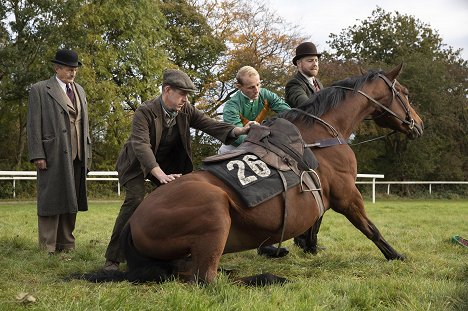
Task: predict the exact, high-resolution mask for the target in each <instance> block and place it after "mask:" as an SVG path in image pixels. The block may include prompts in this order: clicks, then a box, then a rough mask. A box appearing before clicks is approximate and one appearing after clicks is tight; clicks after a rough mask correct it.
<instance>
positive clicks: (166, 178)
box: [151, 166, 182, 184]
mask: <svg viewBox="0 0 468 311" xmlns="http://www.w3.org/2000/svg"><path fill="white" fill-rule="evenodd" d="M151 175H153V176H154V177H156V179H157V180H159V182H160V183H161V184H167V183H170V182H171V181H173V180H175V179H176V178H179V177H180V176H182V174H169V175H167V174H166V173H164V172H163V170H162V169H161V168H160V167H159V166H156V167H154V168H153V169H152V170H151Z"/></svg>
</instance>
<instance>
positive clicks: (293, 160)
mask: <svg viewBox="0 0 468 311" xmlns="http://www.w3.org/2000/svg"><path fill="white" fill-rule="evenodd" d="M247 153H252V154H255V155H256V156H257V157H259V158H260V159H261V160H262V161H263V162H265V163H266V164H268V165H270V166H271V167H274V168H276V169H278V170H279V171H289V170H292V171H294V173H296V175H298V176H299V177H300V178H301V183H302V182H303V183H305V185H306V186H307V188H308V189H309V190H317V189H320V180H319V179H318V176H317V175H316V174H304V172H307V173H310V172H313V170H315V169H316V168H317V167H318V161H317V159H316V157H315V155H314V154H313V153H312V151H311V150H310V149H309V148H305V147H304V141H303V139H302V135H301V133H300V132H299V130H298V129H297V127H296V126H295V125H294V124H292V123H291V122H289V121H288V120H286V119H282V118H274V119H272V120H269V121H267V122H264V123H263V124H262V125H252V127H251V128H250V131H249V134H248V135H247V137H246V139H245V141H244V142H243V143H242V144H241V145H240V146H239V147H237V148H236V149H234V150H233V151H230V152H228V153H225V154H220V155H214V156H210V157H207V158H205V159H204V160H203V162H204V163H213V162H217V161H223V160H227V159H231V158H234V157H237V156H239V155H242V154H247Z"/></svg>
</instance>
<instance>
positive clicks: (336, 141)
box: [291, 74, 415, 148]
mask: <svg viewBox="0 0 468 311" xmlns="http://www.w3.org/2000/svg"><path fill="white" fill-rule="evenodd" d="M379 78H381V79H382V80H384V82H385V84H387V86H388V87H389V88H390V90H391V91H392V101H391V102H390V105H389V106H391V105H392V103H393V100H394V99H395V95H396V96H397V98H398V101H399V102H400V104H401V106H402V107H403V109H404V110H405V114H406V118H405V119H402V118H401V117H400V116H398V115H397V114H396V113H395V112H393V111H392V110H390V108H388V107H387V106H385V105H383V104H381V103H380V102H379V101H377V100H375V99H374V98H372V97H370V96H369V95H368V94H366V93H364V92H363V91H361V90H357V91H356V90H355V89H353V88H350V87H346V86H339V85H335V86H332V87H333V88H337V89H343V90H347V91H353V92H357V93H359V94H361V95H362V96H364V97H365V98H367V99H368V100H370V101H371V102H372V103H374V104H376V105H377V106H378V107H380V108H382V109H383V110H384V112H383V113H382V114H381V115H379V116H378V117H377V118H379V117H381V116H382V115H383V114H385V113H389V114H390V115H391V116H393V117H394V118H396V119H397V120H400V121H401V122H402V123H404V124H407V125H408V126H409V128H410V129H412V128H413V127H414V125H415V123H414V120H413V118H411V116H410V111H409V109H408V107H407V106H406V105H405V103H404V101H403V98H402V97H401V94H400V92H398V91H397V90H396V89H395V85H396V83H397V80H396V79H395V80H393V82H391V81H390V80H389V79H388V78H387V77H386V76H384V75H382V74H379ZM291 110H294V111H297V112H300V113H302V114H304V115H306V116H308V117H310V118H313V119H315V120H317V121H319V122H320V123H322V124H323V125H324V126H325V127H327V128H328V129H329V130H330V131H331V132H332V134H333V138H331V139H325V140H321V141H319V142H317V143H313V144H304V147H306V148H313V147H321V148H323V147H330V146H334V145H343V144H348V143H347V142H346V140H345V139H343V138H342V137H340V134H339V133H338V131H337V130H336V129H335V128H334V127H333V126H332V125H331V124H329V123H328V122H326V121H325V120H323V119H321V118H319V117H317V116H315V115H313V114H311V113H308V112H306V111H304V110H300V109H297V108H292V109H291ZM373 119H376V118H375V117H374V118H373ZM396 132H397V131H395V130H393V131H392V132H390V133H389V134H386V135H382V136H379V137H376V138H372V139H368V140H365V141H362V142H359V143H356V144H350V146H357V145H360V144H364V143H368V142H372V141H375V140H378V139H382V138H385V137H388V136H390V135H393V134H395V133H396Z"/></svg>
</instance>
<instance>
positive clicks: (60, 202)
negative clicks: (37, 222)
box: [27, 76, 91, 216]
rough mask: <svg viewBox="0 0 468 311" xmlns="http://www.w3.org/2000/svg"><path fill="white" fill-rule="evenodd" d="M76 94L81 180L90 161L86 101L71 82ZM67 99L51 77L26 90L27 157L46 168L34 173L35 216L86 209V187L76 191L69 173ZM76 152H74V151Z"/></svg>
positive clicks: (79, 89) (84, 94)
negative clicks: (42, 160) (35, 178)
mask: <svg viewBox="0 0 468 311" xmlns="http://www.w3.org/2000/svg"><path fill="white" fill-rule="evenodd" d="M75 89H76V95H78V97H79V102H81V121H80V122H82V123H81V131H82V133H80V134H81V136H80V137H81V138H80V139H82V141H81V144H82V148H81V160H82V170H83V174H81V175H82V180H81V182H82V183H83V184H84V185H86V173H87V171H89V165H90V162H91V138H90V136H89V124H88V103H87V101H86V93H85V91H84V89H83V88H82V87H81V86H80V85H79V84H77V83H75ZM69 102H70V100H69V99H68V97H67V95H66V94H65V92H64V91H63V90H62V89H61V87H60V85H59V83H58V82H57V79H56V78H55V76H53V77H51V78H50V79H49V80H45V81H41V82H38V83H36V84H34V85H33V86H32V87H31V90H30V92H29V110H28V122H27V133H28V148H29V160H30V161H31V162H34V160H37V159H45V160H46V162H47V170H44V171H42V170H38V172H37V185H38V188H37V193H38V198H37V207H38V215H39V216H52V215H58V214H64V213H76V212H77V211H86V210H87V209H88V203H87V198H86V186H85V187H81V188H82V189H83V191H81V192H82V193H76V191H75V180H74V177H73V176H74V174H73V159H72V153H73V150H72V143H71V133H72V129H71V124H70V115H69V108H68V107H67V104H68V103H69ZM75 152H76V151H75Z"/></svg>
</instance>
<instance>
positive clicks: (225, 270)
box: [218, 267, 238, 275]
mask: <svg viewBox="0 0 468 311" xmlns="http://www.w3.org/2000/svg"><path fill="white" fill-rule="evenodd" d="M218 272H220V273H223V274H226V275H233V274H236V273H237V272H238V270H237V269H228V268H221V267H219V268H218Z"/></svg>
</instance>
